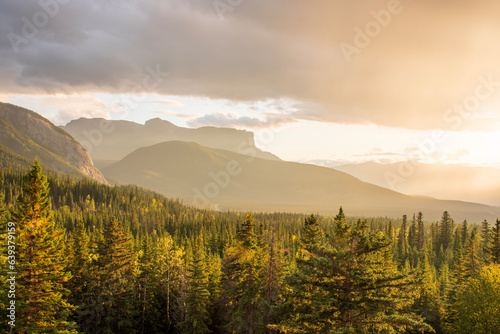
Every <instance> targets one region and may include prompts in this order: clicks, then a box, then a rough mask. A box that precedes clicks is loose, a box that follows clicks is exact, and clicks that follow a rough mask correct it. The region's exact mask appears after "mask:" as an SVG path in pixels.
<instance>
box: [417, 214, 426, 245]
mask: <svg viewBox="0 0 500 334" xmlns="http://www.w3.org/2000/svg"><path fill="white" fill-rule="evenodd" d="M423 218H424V214H423V213H422V211H419V212H418V214H417V249H418V250H419V251H420V250H422V249H423V248H424V244H425V228H424V220H423Z"/></svg>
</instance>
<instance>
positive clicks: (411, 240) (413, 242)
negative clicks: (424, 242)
mask: <svg viewBox="0 0 500 334" xmlns="http://www.w3.org/2000/svg"><path fill="white" fill-rule="evenodd" d="M417 233H418V231H417V220H416V217H415V215H413V221H412V224H411V225H410V228H409V229H408V245H409V246H410V248H411V249H416V248H417V243H418V236H417Z"/></svg>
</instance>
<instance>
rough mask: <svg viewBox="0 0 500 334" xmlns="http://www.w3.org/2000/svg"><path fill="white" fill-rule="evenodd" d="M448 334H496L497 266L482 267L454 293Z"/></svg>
mask: <svg viewBox="0 0 500 334" xmlns="http://www.w3.org/2000/svg"><path fill="white" fill-rule="evenodd" d="M453 308H454V310H455V312H456V319H455V321H454V322H453V323H452V324H451V326H449V332H450V333H475V334H481V333H485V334H486V333H500V266H498V265H491V266H488V267H484V268H482V269H481V270H480V272H479V273H478V274H477V275H475V276H473V277H470V278H469V279H468V280H467V281H466V282H465V283H464V284H463V286H462V287H461V288H460V289H459V290H458V292H457V296H456V300H455V302H454V303H453Z"/></svg>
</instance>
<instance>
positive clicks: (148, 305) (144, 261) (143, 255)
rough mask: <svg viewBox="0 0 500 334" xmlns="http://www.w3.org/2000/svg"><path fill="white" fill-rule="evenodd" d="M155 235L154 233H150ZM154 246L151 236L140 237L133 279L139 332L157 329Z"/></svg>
mask: <svg viewBox="0 0 500 334" xmlns="http://www.w3.org/2000/svg"><path fill="white" fill-rule="evenodd" d="M152 234H153V236H156V234H155V233H152ZM155 251H156V249H155V247H154V244H153V240H152V237H151V236H150V235H146V236H144V237H143V238H142V243H141V245H140V251H139V257H138V260H137V264H136V265H137V270H136V272H137V274H136V275H137V276H136V281H135V288H134V292H135V298H134V299H135V300H136V301H137V306H136V307H137V311H138V313H139V317H138V319H137V322H136V326H135V327H136V328H140V333H143V334H144V333H148V332H150V331H154V330H159V329H158V326H157V325H158V322H159V320H160V319H159V318H160V317H159V315H158V310H157V307H158V305H156V303H155V302H156V298H155V295H156V292H157V280H156V279H155V278H156V276H157V275H156V274H157V273H156V263H155V262H156V261H155Z"/></svg>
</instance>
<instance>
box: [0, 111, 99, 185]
mask: <svg viewBox="0 0 500 334" xmlns="http://www.w3.org/2000/svg"><path fill="white" fill-rule="evenodd" d="M0 119H1V120H2V123H1V125H2V127H3V128H4V131H3V134H2V136H1V137H0V144H2V145H4V146H6V147H7V148H9V149H10V150H12V151H13V152H14V153H16V154H19V155H21V156H23V157H25V158H28V159H34V158H35V157H38V158H39V159H40V162H41V163H42V164H44V165H46V166H49V167H50V168H52V169H55V170H57V171H62V172H65V173H72V174H75V171H76V172H77V173H80V174H82V175H84V176H86V177H89V178H91V179H94V180H96V181H98V182H100V183H107V182H106V179H105V178H104V176H103V175H102V174H101V172H100V171H99V170H98V169H97V168H96V167H95V166H94V164H93V162H92V159H91V158H90V156H89V154H88V153H87V151H86V150H85V149H84V148H83V147H82V145H80V144H79V143H78V142H77V141H76V140H75V139H74V138H73V137H71V135H69V134H68V133H67V132H65V131H64V130H62V129H61V128H59V127H57V126H55V125H54V124H52V123H51V122H50V121H49V120H47V119H46V118H44V117H42V116H40V115H39V114H37V113H35V112H33V111H30V110H28V109H24V108H21V107H18V106H15V105H12V104H8V103H0Z"/></svg>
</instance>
